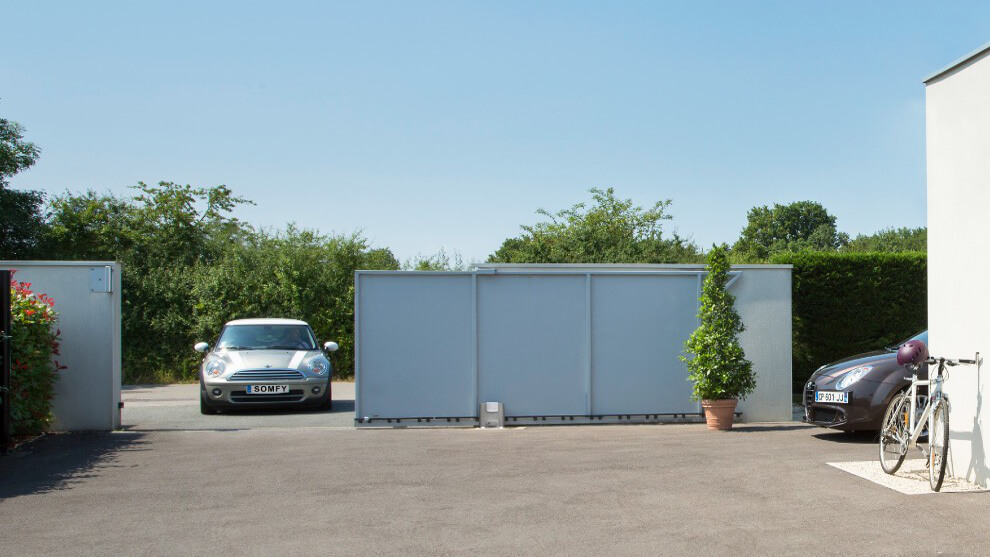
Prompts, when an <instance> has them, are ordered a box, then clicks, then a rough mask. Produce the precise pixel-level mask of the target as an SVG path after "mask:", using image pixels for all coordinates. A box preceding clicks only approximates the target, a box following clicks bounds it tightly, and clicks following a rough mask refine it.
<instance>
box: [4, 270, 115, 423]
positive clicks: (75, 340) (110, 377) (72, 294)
mask: <svg viewBox="0 0 990 557" xmlns="http://www.w3.org/2000/svg"><path fill="white" fill-rule="evenodd" d="M106 267H110V268H111V269H113V271H112V273H111V275H112V277H111V283H112V288H111V291H110V292H92V291H91V290H90V269H97V270H98V271H99V270H104V269H106ZM0 268H3V269H16V270H17V273H16V274H15V275H14V279H15V280H18V281H24V282H30V283H31V289H32V290H34V291H35V292H36V293H46V294H48V295H49V296H51V297H52V298H53V299H54V300H55V311H56V312H57V313H58V329H60V330H61V332H62V335H61V337H62V340H61V343H60V347H59V352H60V355H59V356H57V357H56V358H55V359H56V360H58V362H59V363H61V364H62V365H65V366H66V369H65V370H64V371H62V372H61V373H59V377H58V381H56V382H55V393H54V395H55V398H54V399H53V400H52V410H53V412H54V414H55V423H54V425H53V429H54V430H56V431H89V430H103V431H108V430H112V429H116V428H118V427H120V407H119V402H120V265H119V264H118V263H114V262H107V261H93V262H85V261H83V262H75V261H0ZM101 274H102V273H101Z"/></svg>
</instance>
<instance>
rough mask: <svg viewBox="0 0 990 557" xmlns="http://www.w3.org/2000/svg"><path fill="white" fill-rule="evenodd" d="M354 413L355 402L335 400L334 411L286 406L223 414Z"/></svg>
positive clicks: (231, 409)
mask: <svg viewBox="0 0 990 557" xmlns="http://www.w3.org/2000/svg"><path fill="white" fill-rule="evenodd" d="M347 412H351V413H353V412H354V401H353V400H334V401H333V409H331V410H322V409H319V410H318V409H316V408H299V407H298V406H286V407H284V408H224V409H222V410H221V413H222V414H229V415H231V416H284V415H289V414H313V415H320V414H344V413H347Z"/></svg>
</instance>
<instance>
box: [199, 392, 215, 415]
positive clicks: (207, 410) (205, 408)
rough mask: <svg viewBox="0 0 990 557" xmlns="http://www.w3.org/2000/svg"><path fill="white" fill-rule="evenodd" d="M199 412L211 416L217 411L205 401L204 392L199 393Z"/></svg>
mask: <svg viewBox="0 0 990 557" xmlns="http://www.w3.org/2000/svg"><path fill="white" fill-rule="evenodd" d="M199 413H200V414H205V415H207V416H212V415H214V414H216V413H217V409H216V408H214V407H213V406H211V405H210V403H208V402H206V394H205V393H200V395H199Z"/></svg>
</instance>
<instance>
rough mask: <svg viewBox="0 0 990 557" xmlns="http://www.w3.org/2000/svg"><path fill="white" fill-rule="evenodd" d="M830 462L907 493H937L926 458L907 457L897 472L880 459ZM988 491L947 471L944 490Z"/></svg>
mask: <svg viewBox="0 0 990 557" xmlns="http://www.w3.org/2000/svg"><path fill="white" fill-rule="evenodd" d="M828 465H829V466H833V467H835V468H838V469H839V470H842V471H844V472H849V473H850V474H852V475H854V476H859V477H860V478H863V479H864V480H869V481H871V482H873V483H875V484H878V485H882V486H884V487H887V488H890V489H893V490H894V491H898V492H900V493H903V494H905V495H925V494H928V493H935V492H934V491H932V490H931V486H930V485H929V484H928V469H927V468H925V460H924V459H912V460H905V461H904V464H902V465H901V468H900V469H899V470H898V471H897V473H896V474H893V475H891V474H887V473H886V472H884V471H883V469H881V468H880V463H879V462H877V461H876V460H864V461H859V462H829V463H828ZM985 491H990V489H986V488H983V487H980V486H978V485H976V484H971V483H969V482H966V481H964V480H960V479H957V478H950V477H949V475H948V473H946V476H945V480H944V481H943V482H942V490H941V492H940V493H982V492H985Z"/></svg>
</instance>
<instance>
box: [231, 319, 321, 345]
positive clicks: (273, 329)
mask: <svg viewBox="0 0 990 557" xmlns="http://www.w3.org/2000/svg"><path fill="white" fill-rule="evenodd" d="M217 348H222V349H227V350H316V339H315V338H313V331H311V330H310V328H309V327H307V326H306V325H228V326H226V327H224V329H223V333H221V334H220V340H219V341H217Z"/></svg>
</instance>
